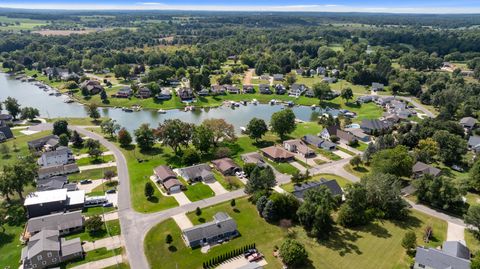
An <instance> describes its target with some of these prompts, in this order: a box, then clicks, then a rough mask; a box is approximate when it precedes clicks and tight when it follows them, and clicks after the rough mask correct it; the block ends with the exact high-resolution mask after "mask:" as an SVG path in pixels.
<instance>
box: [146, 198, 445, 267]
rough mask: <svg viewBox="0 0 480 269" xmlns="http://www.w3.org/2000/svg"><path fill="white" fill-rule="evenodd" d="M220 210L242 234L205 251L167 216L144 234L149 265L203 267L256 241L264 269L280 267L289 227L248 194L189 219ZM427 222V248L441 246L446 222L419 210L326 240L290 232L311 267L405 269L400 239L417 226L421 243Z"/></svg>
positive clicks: (337, 231) (194, 220)
mask: <svg viewBox="0 0 480 269" xmlns="http://www.w3.org/2000/svg"><path fill="white" fill-rule="evenodd" d="M220 211H223V212H226V213H228V214H229V215H230V216H231V217H232V218H234V219H235V221H236V222H237V225H238V230H239V232H240V233H241V236H240V237H238V238H235V239H233V240H231V241H229V242H227V243H225V244H223V245H221V246H217V247H214V248H212V249H210V251H209V252H208V253H207V254H202V253H201V252H200V249H199V248H196V249H190V248H187V247H186V246H185V243H184V241H183V240H182V238H181V235H180V234H181V231H180V229H179V228H178V226H177V225H176V223H175V221H173V220H172V219H169V220H167V221H164V222H162V223H160V224H158V225H156V226H155V227H153V229H152V230H150V231H149V232H148V234H147V236H146V237H145V238H146V239H145V242H144V248H145V253H146V256H147V259H148V261H149V263H150V266H151V267H152V268H155V269H156V268H175V266H177V265H178V268H192V269H195V268H202V263H203V262H205V261H207V260H209V259H210V258H213V257H216V256H218V255H220V254H223V253H227V252H229V251H230V250H233V249H236V248H239V247H243V246H244V245H246V244H252V243H255V244H256V246H257V248H258V249H259V250H260V252H262V254H264V255H265V258H266V260H267V262H268V265H266V266H265V268H266V269H274V268H281V267H282V265H281V263H280V261H279V259H277V258H275V257H274V256H273V250H274V246H280V245H281V244H282V242H283V241H284V240H285V239H286V238H287V232H286V230H284V229H282V228H280V227H279V226H276V225H272V224H269V223H267V222H265V221H264V220H263V219H262V218H260V217H259V216H258V213H257V211H256V208H255V206H254V205H252V204H250V203H249V202H248V200H247V199H246V198H244V199H238V200H237V205H236V210H234V209H233V208H232V207H231V206H230V203H229V202H226V203H222V204H219V205H215V206H212V207H209V208H205V209H203V210H202V214H201V215H200V216H196V215H195V212H191V213H189V214H188V217H189V218H190V219H191V220H192V223H193V224H194V225H195V224H200V223H203V222H207V221H211V220H212V217H213V215H214V214H215V213H217V212H220ZM427 225H429V226H432V227H433V231H434V239H433V240H431V241H430V243H429V246H432V247H435V246H439V245H440V244H441V243H442V242H443V240H444V239H445V238H446V230H447V224H446V222H444V221H442V220H439V219H436V218H432V217H429V216H427V215H424V214H422V213H419V212H416V211H411V216H410V217H409V218H408V219H407V220H405V221H402V222H398V221H375V222H373V223H371V224H369V225H366V226H363V227H360V228H357V229H345V228H342V227H340V226H335V231H334V233H333V234H332V235H331V237H330V239H328V240H322V241H318V240H315V239H313V238H310V237H307V235H306V234H305V231H304V230H303V229H302V228H301V227H299V226H294V227H292V228H290V230H291V233H290V234H292V235H293V236H294V237H295V238H296V240H298V241H300V243H302V244H304V245H305V248H306V250H307V252H308V254H309V261H310V262H311V266H308V267H307V268H333V269H336V268H407V267H408V265H409V263H410V262H411V258H409V257H408V256H407V255H406V253H405V249H404V248H403V247H402V246H401V241H402V238H403V236H404V235H405V233H406V232H407V231H408V230H414V231H415V232H416V233H417V238H418V242H417V243H418V244H419V245H423V244H424V243H423V242H422V241H423V240H422V233H423V230H424V229H425V227H426V226H427ZM168 234H170V235H171V236H172V237H173V242H172V243H171V244H170V245H168V244H166V243H165V238H166V236H167V235H168ZM378 253H382V255H380V256H379V255H378ZM185 257H188V259H185Z"/></svg>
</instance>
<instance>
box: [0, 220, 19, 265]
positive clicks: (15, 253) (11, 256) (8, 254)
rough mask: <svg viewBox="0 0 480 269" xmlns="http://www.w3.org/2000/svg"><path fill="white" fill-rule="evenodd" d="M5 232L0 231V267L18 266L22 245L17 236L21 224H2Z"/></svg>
mask: <svg viewBox="0 0 480 269" xmlns="http://www.w3.org/2000/svg"><path fill="white" fill-rule="evenodd" d="M4 228H5V232H4V233H0V253H1V256H2V258H1V259H0V268H18V266H19V261H20V255H21V252H22V248H23V245H21V243H20V241H19V238H20V235H21V234H22V232H23V225H19V226H14V225H13V226H11V225H8V224H7V225H4Z"/></svg>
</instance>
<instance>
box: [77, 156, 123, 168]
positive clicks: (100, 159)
mask: <svg viewBox="0 0 480 269" xmlns="http://www.w3.org/2000/svg"><path fill="white" fill-rule="evenodd" d="M114 161H115V157H114V156H113V155H103V156H100V157H98V158H93V157H86V158H81V159H78V160H77V161H76V162H77V165H78V166H83V165H92V164H101V163H109V162H114Z"/></svg>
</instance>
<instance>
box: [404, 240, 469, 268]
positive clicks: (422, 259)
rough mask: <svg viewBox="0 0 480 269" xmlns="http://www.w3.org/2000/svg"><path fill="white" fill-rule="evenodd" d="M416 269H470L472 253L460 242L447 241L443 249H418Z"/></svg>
mask: <svg viewBox="0 0 480 269" xmlns="http://www.w3.org/2000/svg"><path fill="white" fill-rule="evenodd" d="M413 268H414V269H470V251H469V250H468V248H467V247H466V246H465V245H464V244H462V243H461V242H459V241H445V242H444V243H443V246H442V249H441V250H440V249H436V248H423V247H417V252H416V255H415V264H414V266H413Z"/></svg>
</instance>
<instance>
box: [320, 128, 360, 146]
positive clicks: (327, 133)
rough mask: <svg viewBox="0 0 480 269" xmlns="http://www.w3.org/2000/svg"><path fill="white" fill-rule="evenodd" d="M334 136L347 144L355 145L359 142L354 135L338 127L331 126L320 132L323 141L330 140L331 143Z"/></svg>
mask: <svg viewBox="0 0 480 269" xmlns="http://www.w3.org/2000/svg"><path fill="white" fill-rule="evenodd" d="M332 136H336V137H338V138H339V139H340V141H343V142H345V143H355V142H356V141H357V138H355V136H354V135H352V134H350V133H348V132H345V131H343V130H342V129H340V127H338V126H329V127H327V128H325V129H323V130H322V132H320V137H321V138H323V139H328V140H330V141H331V137H332Z"/></svg>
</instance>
